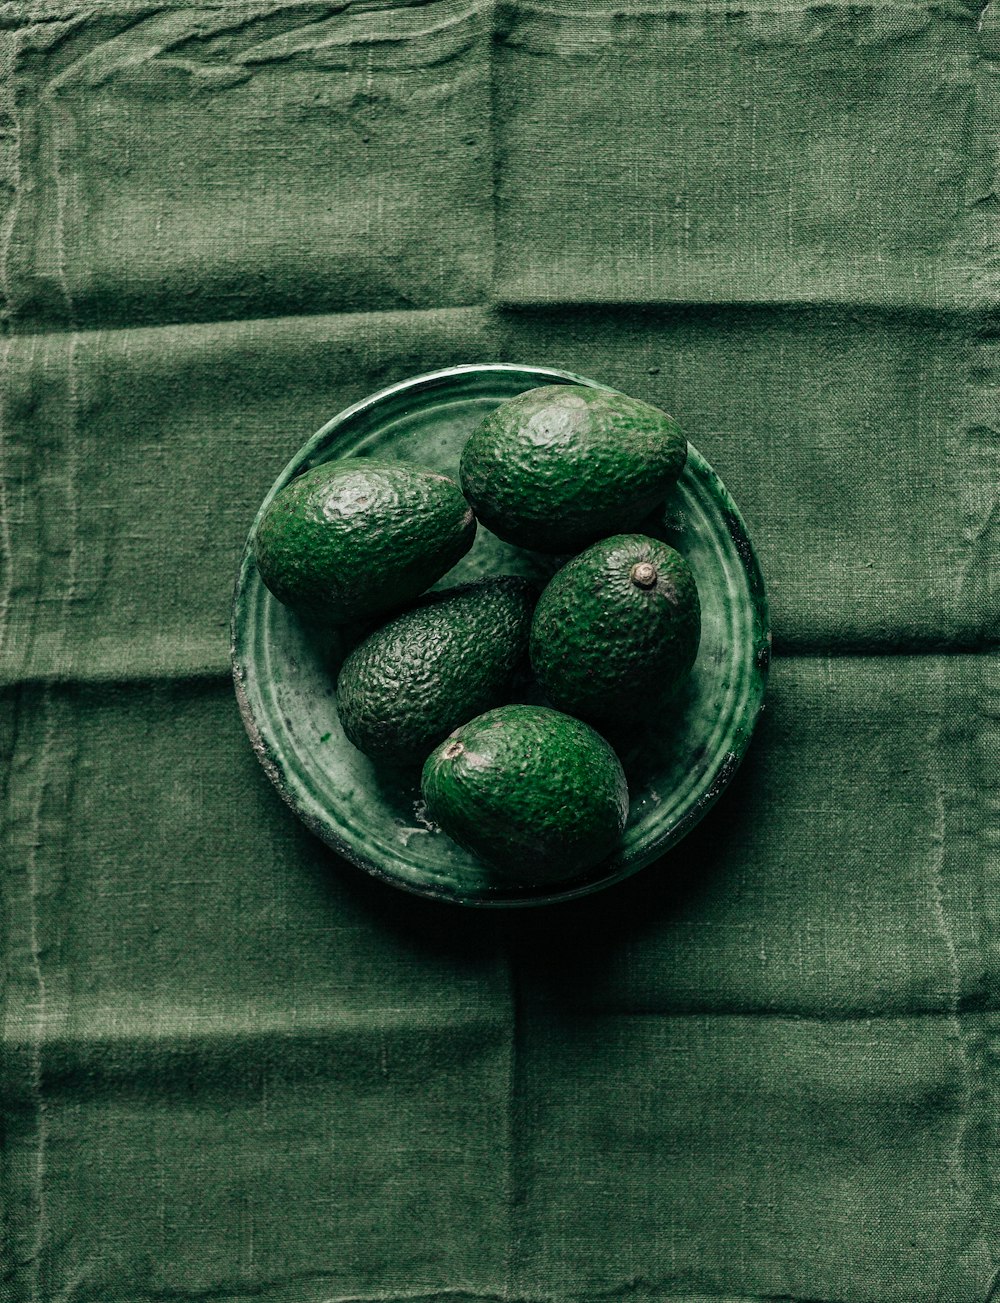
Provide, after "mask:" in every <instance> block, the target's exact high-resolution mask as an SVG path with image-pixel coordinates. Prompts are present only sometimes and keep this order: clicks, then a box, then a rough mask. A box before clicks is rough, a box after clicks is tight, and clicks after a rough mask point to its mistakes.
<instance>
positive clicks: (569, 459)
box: [461, 385, 687, 553]
mask: <svg viewBox="0 0 1000 1303" xmlns="http://www.w3.org/2000/svg"><path fill="white" fill-rule="evenodd" d="M686 459H687V440H686V439H685V437H684V435H683V434H682V433H681V430H680V427H679V426H678V424H677V422H676V421H675V420H674V418H673V417H672V416H668V415H667V414H666V412H661V411H660V410H659V409H658V408H656V407H651V406H650V405H649V403H644V402H641V401H640V400H639V399H637V398H628V397H626V395H625V394H619V393H614V392H611V391H608V390H603V389H593V388H591V387H590V386H588V385H545V386H543V387H542V388H540V389H530V390H528V391H527V392H526V393H523V394H519V395H518V396H517V397H516V398H512V399H510V400H509V401H508V402H505V403H501V404H500V406H499V407H497V408H495V409H494V411H492V412H491V413H490V414H489V416H487V417H486V419H485V420H484V421H483V422H482V424H481V425H479V426H478V427H477V428H476V429H475V430H474V431H473V432H472V434H471V435H470V436H469V439H468V441H467V442H466V445H465V448H464V450H463V452H462V464H461V480H462V491H463V492H464V493H465V496H466V497H467V498H468V500H469V501H470V502H471V503H472V507H473V510H474V511H475V513H476V515H477V517H478V518H479V520H480V521H481V523H482V524H484V525H485V526H486V528H487V529H489V530H491V531H492V532H493V533H494V534H496V535H498V536H499V537H500V538H502V539H505V540H506V541H507V542H508V543H516V544H517V545H518V546H519V547H526V548H532V549H534V550H535V551H538V552H556V553H561V552H576V551H579V549H580V548H582V547H586V545H587V544H588V543H592V542H593V541H594V540H595V539H597V538H600V537H601V536H602V535H604V534H614V533H619V532H621V531H623V530H628V529H634V528H636V527H637V526H638V525H639V523H640V521H641V520H642V519H643V517H644V516H646V515H648V514H649V512H650V511H651V510H652V509H653V508H654V507H655V506H657V504H658V503H660V502H662V501H663V499H664V497H666V494H667V492H668V490H669V489H670V486H671V485H672V484H673V483H674V481H675V480H676V479H677V477H678V475H680V473H681V471H682V470H683V469H684V462H685V461H686Z"/></svg>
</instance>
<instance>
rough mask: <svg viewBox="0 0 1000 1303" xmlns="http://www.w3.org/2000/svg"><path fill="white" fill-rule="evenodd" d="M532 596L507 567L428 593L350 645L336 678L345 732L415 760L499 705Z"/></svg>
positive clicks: (382, 751)
mask: <svg viewBox="0 0 1000 1303" xmlns="http://www.w3.org/2000/svg"><path fill="white" fill-rule="evenodd" d="M537 596H538V593H537V591H536V590H535V588H534V587H533V586H532V585H531V584H530V583H528V581H527V580H525V579H518V578H515V577H514V576H512V575H503V576H500V577H497V578H491V579H480V580H478V581H477V582H476V583H471V584H464V585H462V586H461V587H459V588H452V589H448V590H446V591H444V592H441V593H434V594H432V595H431V596H429V597H426V598H424V599H422V600H421V601H420V602H419V603H418V604H417V605H416V606H414V607H413V609H412V610H409V611H405V612H404V613H403V614H402V615H399V616H396V618H395V619H393V620H390V621H389V623H388V624H384V625H383V626H382V627H381V628H380V629H377V630H376V631H375V632H374V633H373V634H371V635H369V637H367V638H366V639H365V640H364V642H362V643H360V644H359V645H358V646H357V647H355V649H354V650H353V651H352V652H351V653H350V655H349V656H348V657H347V659H346V660H345V661H344V664H343V666H342V667H341V670H340V676H339V678H338V680H337V709H338V712H339V714H340V722H341V725H342V726H343V729H344V732H345V734H346V735H347V737H348V739H349V740H350V741H351V742H353V743H354V745H355V746H356V747H358V748H359V750H361V751H363V752H364V753H365V754H366V755H367V756H370V757H371V758H372V759H373V760H381V761H387V762H391V763H394V764H398V765H407V764H413V763H418V764H422V763H423V761H424V760H425V759H426V758H427V755H428V753H429V752H430V751H431V750H432V748H433V747H435V746H437V744H438V743H439V742H440V741H441V740H442V739H443V738H445V737H447V736H448V734H449V733H450V732H451V730H452V729H453V728H456V727H457V726H458V725H459V724H464V723H465V721H466V720H469V719H472V717H473V716H474V715H479V714H481V713H482V712H483V711H484V710H489V709H490V708H491V707H492V706H497V705H499V704H500V703H501V702H502V701H503V700H504V699H505V697H506V695H507V693H508V691H509V689H510V685H511V680H512V678H513V676H514V672H515V670H516V669H517V668H518V666H519V665H520V664H521V662H522V661H524V660H525V659H526V656H527V650H528V631H529V629H530V628H531V613H532V610H533V608H534V605H535V600H536V598H537Z"/></svg>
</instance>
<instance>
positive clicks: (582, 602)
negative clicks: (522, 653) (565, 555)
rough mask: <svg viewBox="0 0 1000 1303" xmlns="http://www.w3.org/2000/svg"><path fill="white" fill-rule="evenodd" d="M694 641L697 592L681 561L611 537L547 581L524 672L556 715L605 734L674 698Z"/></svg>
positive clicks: (659, 547) (642, 541)
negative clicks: (590, 723)
mask: <svg viewBox="0 0 1000 1303" xmlns="http://www.w3.org/2000/svg"><path fill="white" fill-rule="evenodd" d="M700 637H701V603H700V602H699V599H698V588H697V585H696V583H695V579H694V575H693V574H692V573H691V567H690V566H689V565H688V563H687V562H686V561H685V560H684V558H683V557H682V556H681V554H680V553H679V552H676V551H675V550H674V549H673V548H672V547H669V546H668V545H667V544H666V543H661V542H659V541H658V540H657V539H653V538H647V537H646V536H645V535H643V534H619V535H616V536H615V537H613V538H606V539H603V540H602V541H601V542H600V543H595V544H594V545H593V546H592V547H590V548H588V549H587V550H586V551H585V552H581V553H580V555H579V556H577V557H574V558H573V560H572V561H568V562H567V563H566V565H564V566H563V567H562V569H561V570H558V571H557V572H556V574H555V575H554V576H553V577H552V579H551V580H550V581H549V584H548V586H547V587H546V589H545V591H544V592H543V593H542V596H541V597H540V598H539V600H538V606H537V607H536V608H535V617H534V620H533V621H532V625H531V666H532V669H533V670H534V671H535V675H536V677H537V678H538V682H539V684H540V686H541V688H542V690H543V692H544V693H545V695H546V697H547V698H548V699H549V701H551V702H552V704H553V705H554V706H556V707H557V708H558V709H559V710H566V711H569V712H571V713H572V714H574V715H579V716H580V717H581V718H583V719H589V720H592V721H593V722H595V723H597V724H601V725H604V724H612V725H613V724H615V723H616V722H618V721H624V720H635V719H639V718H641V717H642V716H644V715H646V714H647V712H648V711H649V710H650V709H653V708H655V707H656V706H658V705H660V704H661V703H663V702H664V701H666V700H669V698H671V697H672V696H673V695H674V694H675V693H676V691H677V689H678V687H679V686H680V685H681V684H682V683H683V681H684V679H685V677H686V676H687V674H688V671H689V670H690V669H691V666H692V665H693V664H694V661H695V657H696V656H697V653H698V643H699V640H700Z"/></svg>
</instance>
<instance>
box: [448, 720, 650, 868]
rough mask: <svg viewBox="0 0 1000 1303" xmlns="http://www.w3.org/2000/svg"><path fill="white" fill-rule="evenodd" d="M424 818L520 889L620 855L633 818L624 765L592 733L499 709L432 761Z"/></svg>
mask: <svg viewBox="0 0 1000 1303" xmlns="http://www.w3.org/2000/svg"><path fill="white" fill-rule="evenodd" d="M422 786H423V796H424V801H425V802H426V804H427V813H428V814H429V815H430V817H431V818H432V819H433V820H434V821H435V822H436V823H437V824H438V825H439V827H440V828H441V829H443V831H444V832H446V833H447V834H448V836H449V837H451V838H452V839H453V840H454V841H456V842H458V844H459V845H460V846H464V847H465V849H466V850H469V851H471V852H472V853H473V854H474V855H477V856H478V857H479V858H480V859H481V860H484V861H485V862H486V863H487V864H489V865H490V866H491V867H492V868H493V869H494V870H495V871H496V872H497V874H498V881H501V882H504V883H513V882H516V883H518V884H522V885H530V884H531V883H536V882H538V883H542V882H552V881H555V880H557V879H560V878H567V877H572V876H574V875H575V874H577V873H579V872H582V871H583V870H584V869H587V868H590V867H591V866H592V865H594V864H597V863H598V862H599V861H600V860H602V859H604V857H605V856H606V855H608V854H610V852H611V851H613V850H614V849H615V847H616V846H617V844H618V842H619V839H620V837H621V833H622V829H623V828H624V827H625V819H626V816H627V815H628V787H627V786H626V783H625V775H624V773H623V771H622V767H621V764H620V763H619V761H618V757H617V756H616V755H615V753H614V751H612V749H611V747H610V746H609V745H608V744H607V742H605V740H604V739H603V738H602V737H601V736H600V735H599V734H598V733H595V732H594V730H593V729H592V728H590V727H589V725H587V724H584V723H583V722H582V721H581V720H579V719H573V718H571V717H570V716H569V715H563V714H560V712H559V711H556V710H549V709H548V708H547V707H546V706H518V705H515V706H500V707H498V708H497V709H496V710H490V711H487V712H486V714H485V715H480V716H479V717H478V718H477V719H473V720H471V721H470V722H469V723H468V724H463V725H462V727H461V728H458V729H456V730H455V732H454V733H453V734H452V735H451V737H450V738H448V740H447V741H446V742H443V743H442V744H441V745H440V746H439V747H438V748H437V750H436V751H434V752H433V753H432V755H431V756H430V757H429V759H428V760H427V763H426V764H425V765H424V771H423V779H422Z"/></svg>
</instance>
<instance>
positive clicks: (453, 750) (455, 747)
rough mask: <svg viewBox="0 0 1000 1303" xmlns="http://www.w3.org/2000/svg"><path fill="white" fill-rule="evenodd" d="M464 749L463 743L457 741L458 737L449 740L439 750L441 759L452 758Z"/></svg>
mask: <svg viewBox="0 0 1000 1303" xmlns="http://www.w3.org/2000/svg"><path fill="white" fill-rule="evenodd" d="M464 750H465V743H464V742H459V740H458V738H456V739H455V741H454V742H449V743H448V745H447V746H446V747H445V749H444V750H443V751H442V752H441V758H442V759H443V760H454V759H455V757H456V756H460V755H461V754H462V752H463V751H464Z"/></svg>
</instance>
